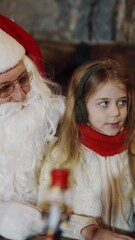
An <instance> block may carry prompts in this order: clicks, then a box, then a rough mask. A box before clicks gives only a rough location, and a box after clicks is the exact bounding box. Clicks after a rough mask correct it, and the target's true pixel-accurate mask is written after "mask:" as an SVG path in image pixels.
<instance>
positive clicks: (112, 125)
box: [107, 122, 119, 128]
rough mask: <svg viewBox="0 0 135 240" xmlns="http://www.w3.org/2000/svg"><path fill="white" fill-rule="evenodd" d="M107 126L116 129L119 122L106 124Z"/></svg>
mask: <svg viewBox="0 0 135 240" xmlns="http://www.w3.org/2000/svg"><path fill="white" fill-rule="evenodd" d="M107 125H108V126H110V127H112V128H117V127H118V126H119V122H117V123H107Z"/></svg>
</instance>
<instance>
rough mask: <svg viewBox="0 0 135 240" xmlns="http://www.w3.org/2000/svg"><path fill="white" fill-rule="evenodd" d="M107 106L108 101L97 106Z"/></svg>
mask: <svg viewBox="0 0 135 240" xmlns="http://www.w3.org/2000/svg"><path fill="white" fill-rule="evenodd" d="M108 104H109V102H108V101H104V102H101V103H100V104H99V105H100V106H102V107H107V106H108Z"/></svg>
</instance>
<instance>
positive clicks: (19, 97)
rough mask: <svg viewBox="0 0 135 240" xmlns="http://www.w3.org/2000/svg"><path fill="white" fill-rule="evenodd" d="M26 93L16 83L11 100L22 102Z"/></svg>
mask: <svg viewBox="0 0 135 240" xmlns="http://www.w3.org/2000/svg"><path fill="white" fill-rule="evenodd" d="M26 96H27V93H26V92H25V91H24V90H23V89H22V88H21V86H20V85H19V84H18V83H16V84H15V86H14V91H13V93H12V99H11V101H12V102H23V101H24V100H25V99H26Z"/></svg>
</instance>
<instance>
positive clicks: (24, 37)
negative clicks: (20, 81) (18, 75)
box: [0, 15, 45, 75]
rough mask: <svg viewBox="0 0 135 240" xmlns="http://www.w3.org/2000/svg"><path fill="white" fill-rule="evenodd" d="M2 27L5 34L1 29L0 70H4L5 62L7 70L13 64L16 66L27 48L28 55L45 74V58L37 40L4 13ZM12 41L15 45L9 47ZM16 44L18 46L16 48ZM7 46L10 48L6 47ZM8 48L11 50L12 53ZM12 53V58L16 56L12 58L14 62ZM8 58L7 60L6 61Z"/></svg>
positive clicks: (1, 21) (0, 25) (0, 22)
mask: <svg viewBox="0 0 135 240" xmlns="http://www.w3.org/2000/svg"><path fill="white" fill-rule="evenodd" d="M0 29H2V30H3V31H4V32H5V34H3V31H2V30H1V31H0V72H3V70H4V64H5V69H6V70H8V69H10V68H11V67H13V66H12V65H14V66H15V65H16V64H15V63H17V62H18V60H19V58H20V60H21V59H22V57H23V55H24V49H25V51H26V55H28V56H29V57H30V58H31V59H32V60H33V61H34V62H35V64H36V66H37V67H38V69H39V70H40V72H41V73H42V75H45V69H44V63H43V58H42V55H41V52H40V49H39V47H38V45H37V43H36V42H35V40H34V39H33V38H32V37H31V36H30V35H29V34H28V33H27V32H26V31H25V30H24V29H22V28H21V27H20V26H19V25H17V24H16V23H15V22H14V21H12V20H11V19H9V18H7V17H5V16H3V15H0ZM9 35H10V36H9ZM4 41H5V44H4ZM8 41H9V44H8ZM10 43H11V44H13V45H12V47H10V48H9V45H10ZM15 45H16V48H17V49H16V50H15ZM7 46H8V48H9V49H6V48H7ZM10 46H11V45H10ZM8 50H9V51H11V52H10V54H9V51H8ZM14 51H15V52H14ZM12 54H13V56H12V58H14V60H12V61H13V62H10V61H11V55H12ZM9 55H10V58H9ZM8 58H9V60H8ZM6 59H7V61H5V60H6ZM2 60H3V64H2ZM9 62H10V64H9ZM6 64H7V66H6ZM2 69H3V70H2ZM6 70H5V71H6Z"/></svg>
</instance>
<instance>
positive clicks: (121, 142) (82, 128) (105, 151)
mask: <svg viewBox="0 0 135 240" xmlns="http://www.w3.org/2000/svg"><path fill="white" fill-rule="evenodd" d="M78 130H79V134H80V135H79V138H80V141H81V143H82V144H83V145H85V146H86V147H88V148H90V149H91V150H93V151H94V152H96V153H98V154H99V155H101V156H113V155H116V154H119V153H121V152H123V151H124V150H126V149H127V140H128V131H127V129H124V130H123V131H121V132H120V133H118V134H117V135H116V136H107V135H104V134H102V133H99V132H97V131H95V130H94V129H92V128H91V127H89V126H88V125H86V124H79V125H78Z"/></svg>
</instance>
